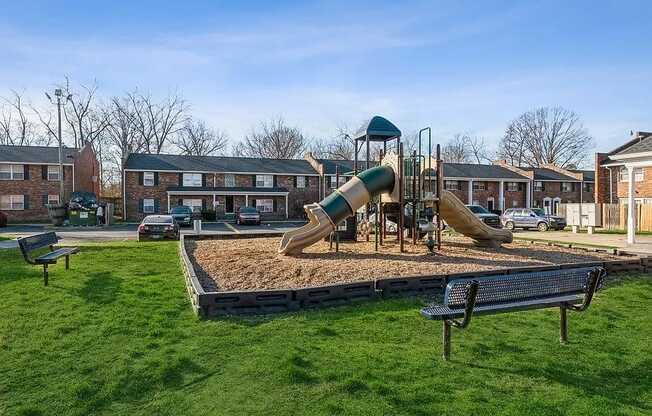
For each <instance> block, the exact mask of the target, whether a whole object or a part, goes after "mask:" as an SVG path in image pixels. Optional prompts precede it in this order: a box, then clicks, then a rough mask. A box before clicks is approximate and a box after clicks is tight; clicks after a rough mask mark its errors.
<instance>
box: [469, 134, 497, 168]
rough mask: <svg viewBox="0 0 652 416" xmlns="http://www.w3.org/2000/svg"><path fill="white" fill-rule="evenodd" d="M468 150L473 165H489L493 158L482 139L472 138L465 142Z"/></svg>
mask: <svg viewBox="0 0 652 416" xmlns="http://www.w3.org/2000/svg"><path fill="white" fill-rule="evenodd" d="M467 145H468V150H469V153H470V156H471V160H472V161H473V162H474V163H477V164H481V163H483V162H488V163H490V162H491V161H492V160H493V159H494V158H493V152H491V150H489V148H488V146H487V143H486V142H485V139H484V137H478V136H473V137H469V138H468V140H467Z"/></svg>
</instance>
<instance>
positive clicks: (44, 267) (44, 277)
mask: <svg viewBox="0 0 652 416" xmlns="http://www.w3.org/2000/svg"><path fill="white" fill-rule="evenodd" d="M43 283H44V285H45V286H47V285H48V265H47V263H46V264H44V265H43Z"/></svg>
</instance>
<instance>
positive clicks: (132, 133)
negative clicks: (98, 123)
mask: <svg viewBox="0 0 652 416" xmlns="http://www.w3.org/2000/svg"><path fill="white" fill-rule="evenodd" d="M104 114H105V117H106V119H107V120H108V124H107V127H106V130H105V135H106V136H107V138H108V141H109V143H110V144H111V146H112V147H113V148H114V149H116V150H117V154H116V155H113V158H114V162H116V163H117V165H118V166H122V163H123V161H124V160H125V159H126V158H127V156H129V153H132V152H135V153H139V152H143V151H144V150H145V144H144V142H143V140H142V138H141V136H140V135H139V131H138V129H137V127H136V121H135V117H136V116H135V110H134V108H133V105H132V102H131V100H130V99H129V98H128V97H123V98H119V97H113V98H112V99H111V101H110V103H109V104H108V105H107V106H105V107H104Z"/></svg>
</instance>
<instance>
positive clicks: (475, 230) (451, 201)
mask: <svg viewBox="0 0 652 416" xmlns="http://www.w3.org/2000/svg"><path fill="white" fill-rule="evenodd" d="M439 212H440V214H441V217H442V218H443V219H444V221H446V224H448V225H449V226H451V227H452V228H453V229H454V230H455V231H457V232H458V233H460V234H464V235H465V236H467V237H470V238H472V239H473V240H474V242H475V243H476V244H477V245H479V246H483V247H499V246H500V245H501V244H503V243H511V242H512V232H511V231H509V230H499V229H497V228H493V227H490V226H488V225H487V224H485V223H484V222H482V220H480V219H479V218H478V217H476V216H475V215H473V213H472V212H471V211H470V210H469V209H468V208H467V207H466V206H465V205H464V203H463V202H462V201H460V199H459V198H458V197H456V196H455V195H454V194H453V193H452V192H450V191H442V192H441V200H440V203H439Z"/></svg>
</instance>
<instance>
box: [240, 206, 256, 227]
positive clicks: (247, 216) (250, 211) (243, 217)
mask: <svg viewBox="0 0 652 416" xmlns="http://www.w3.org/2000/svg"><path fill="white" fill-rule="evenodd" d="M235 223H236V224H255V225H260V213H259V212H258V210H257V209H256V208H254V207H241V208H240V209H239V210H238V214H237V215H236V216H235Z"/></svg>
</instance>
